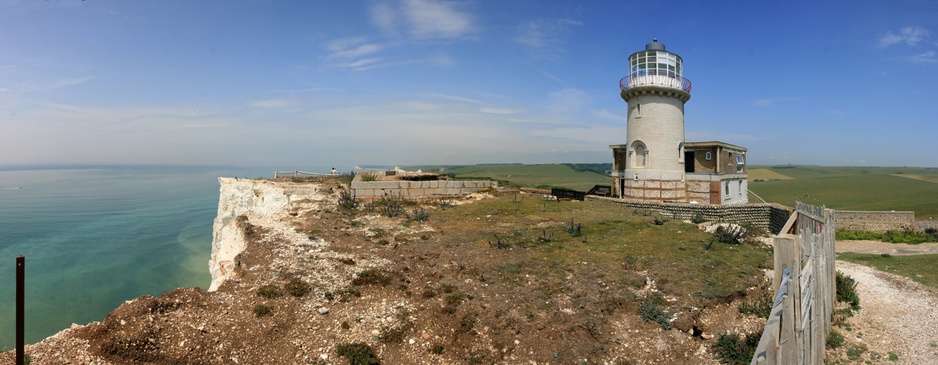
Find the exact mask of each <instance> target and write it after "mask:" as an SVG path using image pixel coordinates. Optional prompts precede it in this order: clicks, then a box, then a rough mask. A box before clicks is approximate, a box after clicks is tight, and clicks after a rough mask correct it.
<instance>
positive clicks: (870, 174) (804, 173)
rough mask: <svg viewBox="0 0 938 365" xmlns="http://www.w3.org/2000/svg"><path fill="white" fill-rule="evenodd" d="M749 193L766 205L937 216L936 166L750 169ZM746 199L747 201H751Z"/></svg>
mask: <svg viewBox="0 0 938 365" xmlns="http://www.w3.org/2000/svg"><path fill="white" fill-rule="evenodd" d="M749 181H750V183H749V190H750V191H752V192H753V193H755V194H757V195H759V196H760V197H762V198H763V199H765V200H766V201H768V202H775V203H781V204H784V205H787V206H794V204H795V201H801V202H805V203H808V204H812V205H824V206H827V207H828V208H832V209H842V210H896V211H914V212H915V216H916V218H919V219H921V218H928V217H938V168H923V167H836V166H793V165H786V166H750V167H749ZM754 200H755V199H753V198H752V197H750V201H754Z"/></svg>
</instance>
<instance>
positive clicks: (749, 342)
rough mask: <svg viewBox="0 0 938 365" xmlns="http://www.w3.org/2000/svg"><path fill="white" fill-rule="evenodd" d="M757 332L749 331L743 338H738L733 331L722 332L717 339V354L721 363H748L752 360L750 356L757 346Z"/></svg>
mask: <svg viewBox="0 0 938 365" xmlns="http://www.w3.org/2000/svg"><path fill="white" fill-rule="evenodd" d="M759 337H760V336H759V334H758V333H750V334H748V335H746V337H745V338H740V336H739V335H738V334H735V333H724V334H722V335H720V338H718V339H717V343H716V345H714V347H715V348H716V352H717V356H719V358H720V363H721V364H748V363H750V362H751V361H752V356H753V355H754V354H755V353H756V347H758V346H759Z"/></svg>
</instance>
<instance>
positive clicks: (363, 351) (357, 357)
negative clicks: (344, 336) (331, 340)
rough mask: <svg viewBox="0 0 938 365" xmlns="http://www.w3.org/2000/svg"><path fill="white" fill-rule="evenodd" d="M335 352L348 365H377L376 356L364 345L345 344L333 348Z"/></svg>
mask: <svg viewBox="0 0 938 365" xmlns="http://www.w3.org/2000/svg"><path fill="white" fill-rule="evenodd" d="M335 352H336V353H338V354H339V356H342V357H344V358H346V359H348V362H349V365H378V364H380V363H381V362H379V361H378V356H377V355H375V352H374V351H373V350H372V349H371V346H368V345H367V344H364V343H360V342H359V343H347V344H342V345H338V346H336V347H335Z"/></svg>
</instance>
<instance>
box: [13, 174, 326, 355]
mask: <svg viewBox="0 0 938 365" xmlns="http://www.w3.org/2000/svg"><path fill="white" fill-rule="evenodd" d="M301 170H305V171H316V172H327V171H329V167H325V168H323V167H318V168H306V169H301ZM273 171H274V169H267V168H256V167H251V168H236V167H205V166H64V167H63V166H59V167H55V166H33V167H31V166H13V167H9V166H8V167H4V166H0V351H2V350H8V349H11V348H13V347H14V346H15V344H16V337H15V336H16V333H15V324H16V317H15V313H16V312H15V295H16V291H15V288H16V258H17V257H18V256H19V255H24V256H25V260H26V264H25V272H26V275H25V286H26V288H25V304H26V305H25V337H26V343H35V342H38V341H40V340H42V339H43V338H45V337H48V336H50V335H53V334H55V333H57V332H59V331H61V330H63V329H66V328H68V327H69V326H71V325H72V324H73V323H77V324H85V323H90V322H93V321H101V320H103V319H104V316H105V315H107V314H108V313H109V312H111V311H112V310H114V309H116V308H117V307H118V306H120V305H121V303H123V302H124V301H127V300H131V299H133V298H136V297H138V296H140V295H153V296H159V295H161V294H163V293H166V292H168V291H171V290H173V289H175V288H179V287H200V288H203V289H207V288H208V286H209V284H210V282H211V276H210V274H209V271H208V260H209V258H210V256H211V246H212V223H213V221H214V219H215V214H216V212H217V209H218V195H219V185H218V178H219V177H221V176H226V177H248V178H255V177H267V178H269V177H272V176H273Z"/></svg>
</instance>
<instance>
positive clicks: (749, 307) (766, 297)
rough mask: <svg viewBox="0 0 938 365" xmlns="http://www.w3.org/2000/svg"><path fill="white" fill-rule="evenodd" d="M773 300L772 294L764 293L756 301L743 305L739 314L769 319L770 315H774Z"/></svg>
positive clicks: (740, 306)
mask: <svg viewBox="0 0 938 365" xmlns="http://www.w3.org/2000/svg"><path fill="white" fill-rule="evenodd" d="M773 299H774V298H772V293H769V292H764V293H762V294H760V295H759V296H758V297H756V298H755V299H752V300H750V301H747V302H745V303H741V304H740V305H739V307H737V308H738V309H739V313H742V314H748V315H752V316H756V317H759V318H769V314H771V313H772V304H774V303H773Z"/></svg>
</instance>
